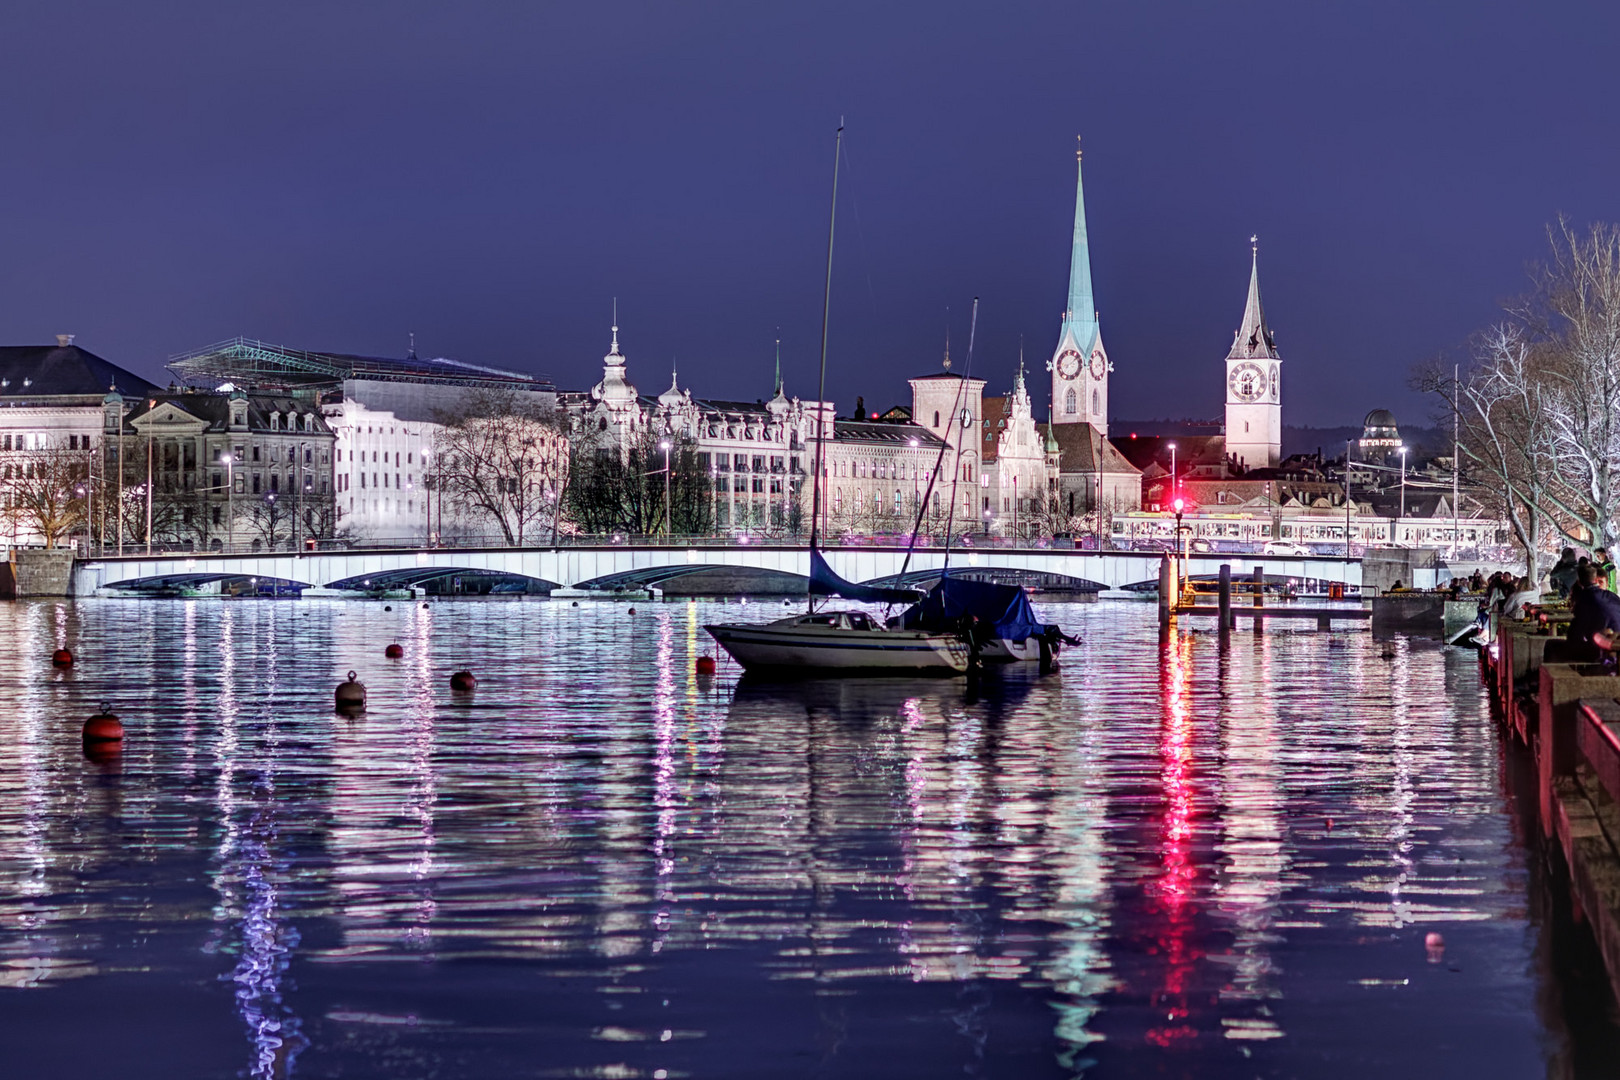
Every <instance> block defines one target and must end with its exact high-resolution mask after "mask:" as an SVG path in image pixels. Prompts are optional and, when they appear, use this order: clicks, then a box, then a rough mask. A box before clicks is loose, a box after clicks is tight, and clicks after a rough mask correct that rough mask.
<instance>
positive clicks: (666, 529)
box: [658, 439, 669, 540]
mask: <svg viewBox="0 0 1620 1080" xmlns="http://www.w3.org/2000/svg"><path fill="white" fill-rule="evenodd" d="M658 448H659V449H660V450H662V451H663V452H664V539H665V540H668V539H669V440H668V439H665V440H663V441H662V442H660V443H659V444H658Z"/></svg>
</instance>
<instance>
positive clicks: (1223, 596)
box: [1215, 563, 1232, 634]
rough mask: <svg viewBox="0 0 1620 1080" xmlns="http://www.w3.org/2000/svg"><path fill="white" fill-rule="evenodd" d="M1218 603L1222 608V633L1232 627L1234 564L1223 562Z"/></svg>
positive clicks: (1220, 616)
mask: <svg viewBox="0 0 1620 1080" xmlns="http://www.w3.org/2000/svg"><path fill="white" fill-rule="evenodd" d="M1215 595H1216V601H1215V602H1216V604H1218V605H1219V608H1220V615H1219V618H1220V628H1221V633H1223V634H1224V633H1226V632H1227V631H1228V630H1230V629H1231V628H1232V564H1231V563H1221V579H1220V585H1219V586H1218V587H1217V592H1216V594H1215Z"/></svg>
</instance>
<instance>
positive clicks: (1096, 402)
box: [1091, 390, 1102, 416]
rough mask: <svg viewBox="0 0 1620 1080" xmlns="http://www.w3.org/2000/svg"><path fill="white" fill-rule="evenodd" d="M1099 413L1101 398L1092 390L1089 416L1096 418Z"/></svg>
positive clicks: (1100, 410)
mask: <svg viewBox="0 0 1620 1080" xmlns="http://www.w3.org/2000/svg"><path fill="white" fill-rule="evenodd" d="M1100 412H1102V397H1101V396H1099V395H1098V393H1097V391H1095V390H1093V391H1092V392H1091V415H1092V416H1096V415H1097V414H1098V413H1100Z"/></svg>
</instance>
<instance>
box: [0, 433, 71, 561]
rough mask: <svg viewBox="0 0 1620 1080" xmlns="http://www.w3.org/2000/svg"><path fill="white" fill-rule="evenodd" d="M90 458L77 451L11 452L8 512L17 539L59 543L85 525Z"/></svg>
mask: <svg viewBox="0 0 1620 1080" xmlns="http://www.w3.org/2000/svg"><path fill="white" fill-rule="evenodd" d="M89 476H90V459H89V456H88V455H87V454H85V453H83V452H80V451H75V450H34V451H28V452H25V453H12V454H7V455H6V456H5V464H4V465H3V466H0V484H3V485H4V497H3V500H0V501H3V503H4V510H5V515H6V519H7V524H8V526H9V531H10V532H11V533H12V535H13V536H16V537H25V536H26V537H38V538H39V539H40V540H41V541H43V542H44V544H45V546H46V547H57V546H59V545H60V544H61V543H62V541H64V540H66V539H68V538H69V537H70V536H72V534H73V533H75V532H77V531H79V530H80V529H82V528H84V525H85V520H86V519H85V507H86V505H87V502H88V500H87V498H86V496H87V495H88V484H89V482H90V481H89Z"/></svg>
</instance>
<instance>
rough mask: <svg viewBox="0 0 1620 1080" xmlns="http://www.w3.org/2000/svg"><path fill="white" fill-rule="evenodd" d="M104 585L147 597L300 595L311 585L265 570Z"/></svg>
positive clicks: (165, 576)
mask: <svg viewBox="0 0 1620 1080" xmlns="http://www.w3.org/2000/svg"><path fill="white" fill-rule="evenodd" d="M102 588H104V589H107V590H110V591H112V592H117V593H126V594H134V595H136V596H148V597H176V596H182V597H188V596H256V597H298V596H302V595H303V592H304V590H305V589H308V588H312V586H311V585H310V583H309V582H307V581H294V580H292V579H291V578H282V577H270V576H267V575H263V574H233V573H189V574H156V575H150V576H147V577H138V578H128V579H126V580H124V581H114V582H109V583H107V584H106V585H104V586H102Z"/></svg>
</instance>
